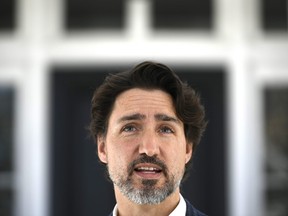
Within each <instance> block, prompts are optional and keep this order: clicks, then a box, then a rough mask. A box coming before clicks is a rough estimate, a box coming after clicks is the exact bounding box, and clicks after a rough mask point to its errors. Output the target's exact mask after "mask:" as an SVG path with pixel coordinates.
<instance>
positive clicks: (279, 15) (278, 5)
mask: <svg viewBox="0 0 288 216" xmlns="http://www.w3.org/2000/svg"><path fill="white" fill-rule="evenodd" d="M287 7H288V6H287V0H276V1H275V0H263V1H262V20H263V28H264V29H265V30H268V31H273V30H287V29H288V28H287V27H288V25H287V24H288V23H287V22H288V14H287V10H288V8H287Z"/></svg>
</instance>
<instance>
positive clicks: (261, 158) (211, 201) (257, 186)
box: [0, 0, 288, 216]
mask: <svg viewBox="0 0 288 216" xmlns="http://www.w3.org/2000/svg"><path fill="white" fill-rule="evenodd" d="M287 36H288V1H287V0H277V1H272V0H201V1H189V0H178V1H172V0H166V1H160V0H117V1H111V0H93V1H92V0H50V1H44V0H2V1H1V3H0V215H1V216H60V215H61V216H66V215H67V216H68V215H69V216H74V215H75V216H78V215H85V216H86V215H87V216H90V215H91V216H92V215H108V214H109V213H110V211H111V210H112V208H113V206H114V204H115V199H114V194H113V189H112V184H111V183H110V182H109V181H106V178H105V168H104V167H102V166H101V165H100V164H99V162H98V159H97V155H96V145H95V143H94V141H93V139H91V138H90V137H89V133H88V131H87V126H88V125H89V120H90V100H91V97H92V94H93V91H94V90H95V88H96V87H97V86H98V85H99V84H100V83H101V82H102V81H103V79H104V77H105V76H106V75H107V74H109V73H114V72H117V71H122V70H126V69H128V68H131V67H132V66H134V65H135V64H138V63H140V62H142V61H145V60H152V61H157V62H161V63H164V64H167V65H168V66H170V67H171V68H173V69H174V70H175V71H176V72H177V73H178V74H179V76H180V77H181V78H182V79H183V80H186V81H187V82H188V83H189V84H190V85H191V86H192V87H194V88H195V89H196V90H197V91H199V92H200V94H201V96H202V101H203V103H204V105H205V107H206V112H207V119H208V120H209V125H208V128H207V131H206V133H205V135H204V137H203V140H202V141H201V143H200V145H199V147H198V149H197V151H196V153H195V155H194V158H193V160H194V161H193V167H192V169H191V175H190V177H189V178H188V179H187V180H186V181H185V182H184V183H183V185H182V186H181V187H182V194H183V195H184V196H185V197H186V198H188V199H189V200H191V201H192V203H193V204H194V205H195V206H196V207H197V208H199V209H201V210H202V211H204V212H206V213H207V214H208V215H211V216H212V215H215V216H250V215H255V216H262V215H266V216H287V215H288V207H287V203H288V37H287Z"/></svg>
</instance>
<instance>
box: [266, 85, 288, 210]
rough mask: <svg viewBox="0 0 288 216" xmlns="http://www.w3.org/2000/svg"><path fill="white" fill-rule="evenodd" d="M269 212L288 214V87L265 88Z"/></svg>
mask: <svg viewBox="0 0 288 216" xmlns="http://www.w3.org/2000/svg"><path fill="white" fill-rule="evenodd" d="M265 120H266V121H265V130H266V131H265V135H266V137H265V138H266V158H267V159H266V185H267V188H266V205H267V214H266V215H267V216H274V215H288V206H287V203H288V133H287V131H288V87H287V88H269V89H266V91H265Z"/></svg>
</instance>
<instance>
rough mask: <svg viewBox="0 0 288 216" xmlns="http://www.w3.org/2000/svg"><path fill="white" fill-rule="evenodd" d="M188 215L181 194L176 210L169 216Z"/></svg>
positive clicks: (115, 213) (114, 210) (114, 213)
mask: <svg viewBox="0 0 288 216" xmlns="http://www.w3.org/2000/svg"><path fill="white" fill-rule="evenodd" d="M185 215H186V202H185V200H184V198H183V197H182V195H181V194H180V202H179V203H178V205H177V206H176V208H175V209H174V210H173V211H172V212H171V214H169V216H185ZM113 216H117V204H116V205H115V207H114V209H113Z"/></svg>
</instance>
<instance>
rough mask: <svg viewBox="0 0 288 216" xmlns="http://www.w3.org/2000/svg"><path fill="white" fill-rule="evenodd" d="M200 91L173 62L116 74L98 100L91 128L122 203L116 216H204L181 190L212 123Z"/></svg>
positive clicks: (102, 88) (149, 64)
mask: <svg viewBox="0 0 288 216" xmlns="http://www.w3.org/2000/svg"><path fill="white" fill-rule="evenodd" d="M204 116H205V114H204V108H203V106H202V105H201V103H200V99H199V97H198V96H197V94H196V93H195V91H194V90H193V89H192V88H190V87H189V86H188V85H187V84H185V83H182V81H181V80H180V79H179V78H178V77H177V75H176V74H175V73H174V72H173V71H172V70H171V69H169V68H168V67H167V66H165V65H163V64H159V63H154V62H144V63H141V64H139V65H138V66H136V67H135V68H133V69H132V70H130V71H125V72H121V73H118V74H114V75H110V76H108V77H107V78H106V80H105V81H104V83H103V84H102V85H101V86H100V87H99V88H98V89H97V90H96V91H95V93H94V96H93V99H92V121H91V132H92V134H93V136H94V137H95V139H96V141H97V143H98V146H97V149H98V157H99V159H100V161H101V162H102V163H104V164H106V165H107V170H108V174H109V177H110V179H111V180H112V182H113V184H114V191H115V197H116V201H117V204H116V206H115V208H114V210H113V212H112V213H111V216H126V215H127V216H128V215H129V216H136V215H137V216H145V215H149V216H153V215H155V216H156V215H157V216H168V215H170V216H172V215H173V216H181V215H183V216H185V215H192V216H195V215H196V216H199V215H200V216H202V215H204V214H203V213H201V212H200V211H198V210H196V209H195V208H194V207H193V206H192V205H191V204H190V203H189V202H188V201H187V200H185V199H184V198H183V197H182V196H181V194H180V188H179V187H180V184H181V181H182V179H183V176H184V175H185V174H186V171H187V166H188V164H189V162H190V161H191V157H192V153H193V152H194V151H195V147H196V146H197V144H198V143H199V141H200V138H201V135H202V133H203V131H204V129H205V127H206V122H205V118H204Z"/></svg>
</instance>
